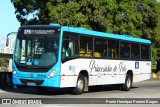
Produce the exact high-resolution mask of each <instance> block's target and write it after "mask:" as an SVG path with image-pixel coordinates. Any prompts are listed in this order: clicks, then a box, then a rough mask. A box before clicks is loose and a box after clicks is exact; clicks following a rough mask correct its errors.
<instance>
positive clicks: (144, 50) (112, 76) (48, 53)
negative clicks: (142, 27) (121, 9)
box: [12, 23, 151, 94]
mask: <svg viewBox="0 0 160 107" xmlns="http://www.w3.org/2000/svg"><path fill="white" fill-rule="evenodd" d="M12 66H13V71H12V83H13V85H17V86H19V85H24V86H35V87H37V89H38V90H39V91H40V92H44V91H46V90H47V89H48V88H49V87H50V88H71V89H72V90H73V93H74V94H82V93H83V92H87V91H88V90H89V87H90V86H98V85H108V84H117V86H120V87H121V89H122V90H124V91H129V90H130V89H131V86H132V83H133V82H139V81H143V80H147V79H150V78H151V41H150V40H147V39H140V38H134V37H132V36H130V35H118V34H111V33H104V32H98V31H92V30H87V29H85V28H80V27H69V26H61V25H59V24H53V23H52V24H49V25H27V26H22V27H20V28H19V30H18V33H17V37H16V42H15V49H14V53H13V62H12Z"/></svg>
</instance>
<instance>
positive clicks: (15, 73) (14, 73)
mask: <svg viewBox="0 0 160 107" xmlns="http://www.w3.org/2000/svg"><path fill="white" fill-rule="evenodd" d="M13 75H15V76H16V77H17V76H18V74H17V72H16V70H14V69H13Z"/></svg>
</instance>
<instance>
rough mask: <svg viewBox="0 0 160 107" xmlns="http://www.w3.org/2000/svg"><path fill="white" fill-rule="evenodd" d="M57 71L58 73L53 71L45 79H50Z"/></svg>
mask: <svg viewBox="0 0 160 107" xmlns="http://www.w3.org/2000/svg"><path fill="white" fill-rule="evenodd" d="M57 71H58V69H55V70H53V71H52V72H51V73H50V74H49V75H48V77H47V78H52V77H53V76H54V75H55V74H56V72H57Z"/></svg>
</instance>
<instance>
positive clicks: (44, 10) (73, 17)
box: [11, 0, 160, 70]
mask: <svg viewBox="0 0 160 107" xmlns="http://www.w3.org/2000/svg"><path fill="white" fill-rule="evenodd" d="M11 2H12V3H13V5H14V7H15V9H16V11H15V14H16V16H17V19H18V20H19V22H20V23H21V25H25V24H49V23H50V22H54V23H59V24H61V25H67V26H77V27H85V28H88V29H92V30H97V31H102V32H109V33H116V34H125V35H132V36H134V37H140V38H145V39H149V40H151V41H152V47H153V61H157V62H158V64H160V54H158V52H159V51H158V50H159V48H160V42H159V41H160V2H157V0H130V1H129V0H11ZM31 16H32V17H31ZM159 66H160V65H158V66H157V67H159ZM157 70H160V68H157Z"/></svg>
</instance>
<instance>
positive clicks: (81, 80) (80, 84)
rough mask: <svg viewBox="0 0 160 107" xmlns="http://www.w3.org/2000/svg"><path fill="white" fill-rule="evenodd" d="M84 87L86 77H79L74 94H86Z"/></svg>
mask: <svg viewBox="0 0 160 107" xmlns="http://www.w3.org/2000/svg"><path fill="white" fill-rule="evenodd" d="M84 86H85V81H84V76H83V75H79V76H78V80H77V84H76V87H75V88H74V90H73V94H76V95H80V94H82V93H83V92H84Z"/></svg>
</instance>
